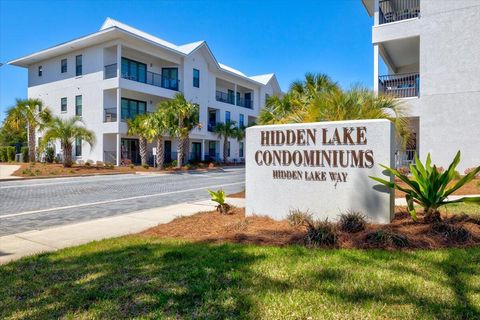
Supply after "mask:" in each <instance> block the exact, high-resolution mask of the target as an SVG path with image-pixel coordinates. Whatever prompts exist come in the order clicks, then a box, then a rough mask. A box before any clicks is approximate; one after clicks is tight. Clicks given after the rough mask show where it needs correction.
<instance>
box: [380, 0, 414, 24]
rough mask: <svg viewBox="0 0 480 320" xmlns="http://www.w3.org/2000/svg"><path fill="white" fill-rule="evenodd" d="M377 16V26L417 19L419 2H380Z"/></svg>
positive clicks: (397, 0)
mask: <svg viewBox="0 0 480 320" xmlns="http://www.w3.org/2000/svg"><path fill="white" fill-rule="evenodd" d="M379 15H380V16H379V19H380V20H379V24H385V23H391V22H395V21H401V20H407V19H412V18H417V17H419V16H420V0H380V2H379Z"/></svg>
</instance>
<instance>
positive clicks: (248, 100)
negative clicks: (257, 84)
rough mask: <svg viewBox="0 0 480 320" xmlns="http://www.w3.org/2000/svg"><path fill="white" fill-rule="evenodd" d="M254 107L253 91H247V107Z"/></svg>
mask: <svg viewBox="0 0 480 320" xmlns="http://www.w3.org/2000/svg"><path fill="white" fill-rule="evenodd" d="M251 107H252V93H251V92H246V93H245V108H251Z"/></svg>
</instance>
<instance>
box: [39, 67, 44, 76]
mask: <svg viewBox="0 0 480 320" xmlns="http://www.w3.org/2000/svg"><path fill="white" fill-rule="evenodd" d="M42 74H43V67H42V66H38V76H39V77H41V76H42Z"/></svg>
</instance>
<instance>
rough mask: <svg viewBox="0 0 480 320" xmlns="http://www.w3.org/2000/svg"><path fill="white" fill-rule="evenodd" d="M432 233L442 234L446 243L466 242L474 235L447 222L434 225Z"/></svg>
mask: <svg viewBox="0 0 480 320" xmlns="http://www.w3.org/2000/svg"><path fill="white" fill-rule="evenodd" d="M432 231H433V232H435V233H438V234H441V235H442V236H443V238H444V239H445V240H446V241H449V242H450V241H454V242H465V241H468V240H469V239H470V238H471V237H472V234H471V233H470V231H468V230H467V229H465V228H464V227H460V226H455V225H453V224H450V223H447V222H445V221H438V222H435V223H433V224H432Z"/></svg>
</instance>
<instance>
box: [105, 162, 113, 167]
mask: <svg viewBox="0 0 480 320" xmlns="http://www.w3.org/2000/svg"><path fill="white" fill-rule="evenodd" d="M105 168H106V169H113V168H114V165H113V163H111V162H105Z"/></svg>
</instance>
